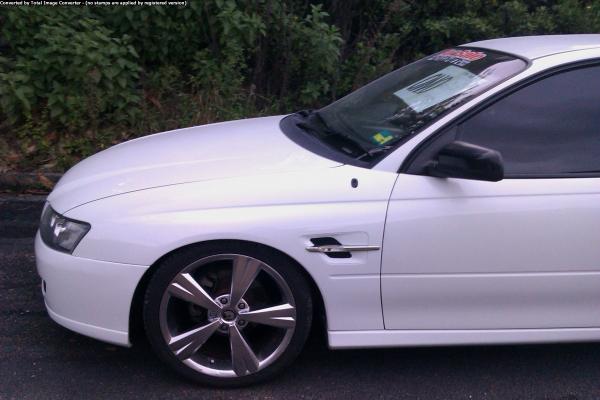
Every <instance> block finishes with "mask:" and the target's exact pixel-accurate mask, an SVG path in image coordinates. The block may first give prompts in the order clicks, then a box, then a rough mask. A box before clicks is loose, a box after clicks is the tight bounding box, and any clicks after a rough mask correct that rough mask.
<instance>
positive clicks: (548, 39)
mask: <svg viewBox="0 0 600 400" xmlns="http://www.w3.org/2000/svg"><path fill="white" fill-rule="evenodd" d="M462 46H464V47H480V48H484V49H489V50H497V51H502V52H504V53H510V54H514V55H516V56H520V57H523V58H527V59H530V60H533V59H536V58H540V57H545V56H549V55H552V54H558V53H565V52H568V51H575V50H584V49H591V48H595V47H600V34H589V35H542V36H518V37H508V38H500V39H491V40H482V41H479V42H472V43H467V44H463V45H462Z"/></svg>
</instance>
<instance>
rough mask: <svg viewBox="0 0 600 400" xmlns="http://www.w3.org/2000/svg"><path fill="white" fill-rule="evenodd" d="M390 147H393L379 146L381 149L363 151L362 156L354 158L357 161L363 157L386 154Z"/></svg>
mask: <svg viewBox="0 0 600 400" xmlns="http://www.w3.org/2000/svg"><path fill="white" fill-rule="evenodd" d="M392 147H394V146H381V147H375V148H372V149H370V150H365V152H364V154H362V155H361V156H359V157H356V159H357V160H362V159H363V158H365V157H371V158H373V157H375V156H377V155H378V154H382V153H387V151H388V150H390V149H391V148H392Z"/></svg>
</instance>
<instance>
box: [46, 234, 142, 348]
mask: <svg viewBox="0 0 600 400" xmlns="http://www.w3.org/2000/svg"><path fill="white" fill-rule="evenodd" d="M35 254H36V264H37V269H38V273H39V275H40V276H41V278H42V279H43V280H44V282H45V285H43V287H44V288H45V290H44V291H43V293H44V301H45V303H46V308H47V309H48V313H49V314H50V316H51V317H52V319H53V320H55V321H56V322H58V323H59V324H60V325H63V326H65V327H66V328H69V329H71V330H73V331H75V332H79V333H81V334H83V335H86V336H91V337H93V338H96V339H99V340H103V341H105V342H109V343H113V344H118V345H121V346H128V345H129V344H130V341H129V315H130V310H131V302H132V299H133V293H134V291H135V288H136V287H137V285H138V283H139V281H140V279H141V278H142V276H143V275H144V273H145V272H146V270H147V269H148V267H147V266H143V265H129V264H123V263H111V262H106V261H99V260H92V259H89V258H82V257H73V256H72V255H70V254H65V253H62V252H59V251H56V250H54V249H51V248H49V247H48V246H46V245H45V244H44V243H43V242H42V239H41V237H40V235H39V233H38V234H37V235H36V239H35Z"/></svg>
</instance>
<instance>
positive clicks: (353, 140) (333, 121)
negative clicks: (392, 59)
mask: <svg viewBox="0 0 600 400" xmlns="http://www.w3.org/2000/svg"><path fill="white" fill-rule="evenodd" d="M526 65H527V64H526V63H525V62H524V61H523V60H521V59H518V58H516V57H513V56H511V55H507V54H503V53H498V52H494V51H490V50H481V49H468V48H453V49H447V50H443V51H441V52H439V53H436V54H434V55H431V56H429V57H426V58H424V59H421V60H419V61H416V62H414V63H412V64H409V65H407V66H405V67H403V68H400V69H398V70H396V71H393V72H391V73H389V74H387V75H385V76H383V77H382V78H379V79H377V80H375V81H373V82H371V83H369V84H368V85H366V86H364V87H362V88H360V89H358V90H356V91H355V92H353V93H351V94H349V95H347V96H346V97H344V98H342V99H340V100H337V101H335V102H334V103H332V104H330V105H328V106H326V107H324V108H322V109H320V110H318V111H315V112H308V113H307V112H305V113H304V117H305V120H306V121H307V122H308V123H305V124H304V125H302V124H298V126H300V127H301V128H303V129H305V130H306V131H311V133H313V134H315V135H317V136H319V137H320V139H321V140H324V141H325V142H327V143H328V144H329V145H330V146H333V147H336V146H337V148H338V150H340V151H342V152H343V153H344V154H345V155H346V156H350V157H353V158H355V159H363V160H365V161H369V160H372V159H375V158H379V157H381V156H382V155H384V154H385V153H386V152H387V151H388V150H390V149H391V148H393V147H394V145H395V144H398V143H400V142H402V141H403V140H404V139H406V138H408V137H410V136H412V135H414V134H416V133H418V132H419V131H420V130H422V129H423V128H424V127H425V126H427V125H428V124H430V123H432V122H433V121H434V120H436V119H438V118H440V116H442V115H444V114H445V113H448V112H449V111H451V110H452V109H454V108H457V107H458V106H460V105H461V104H463V103H465V102H466V101H467V100H470V99H472V98H473V97H475V96H477V95H479V94H481V93H483V92H484V91H486V90H487V89H489V88H491V87H492V86H494V85H496V84H497V83H499V82H501V81H503V80H505V79H507V78H509V77H511V76H513V75H515V74H517V73H519V72H520V71H522V70H523V69H525V67H526ZM310 114H316V117H315V116H314V115H310Z"/></svg>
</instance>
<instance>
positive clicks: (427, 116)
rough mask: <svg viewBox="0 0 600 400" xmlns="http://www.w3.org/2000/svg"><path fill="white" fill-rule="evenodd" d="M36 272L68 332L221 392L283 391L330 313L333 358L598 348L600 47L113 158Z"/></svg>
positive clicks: (412, 75) (52, 217)
mask: <svg viewBox="0 0 600 400" xmlns="http://www.w3.org/2000/svg"><path fill="white" fill-rule="evenodd" d="M36 256H37V267H38V271H39V274H40V275H41V277H42V279H43V282H42V287H43V293H44V297H45V302H46V307H47V309H48V313H49V314H50V316H51V317H52V318H53V319H54V320H55V321H56V322H58V323H59V324H61V325H63V326H65V327H67V328H69V329H71V330H73V331H76V332H79V333H81V334H84V335H88V336H91V337H94V338H97V339H100V340H103V341H106V342H110V343H114V344H118V345H123V346H129V345H130V344H131V343H132V342H133V341H134V340H135V339H139V337H137V336H136V335H135V333H136V332H140V331H141V332H145V334H146V335H147V337H148V339H149V341H150V343H151V345H152V347H153V349H154V350H155V351H156V353H157V355H158V356H159V357H160V358H161V359H162V360H163V361H164V362H166V363H167V364H169V365H170V366H171V367H172V368H174V369H175V370H177V371H179V372H180V373H182V374H183V375H185V376H187V377H188V378H191V379H194V380H196V381H199V382H202V383H205V384H211V385H220V386H235V385H243V384H248V383H253V382H257V381H260V380H263V379H265V378H267V377H271V376H273V375H274V374H276V373H277V372H280V371H281V370H282V369H284V368H285V367H286V366H287V365H289V363H290V362H291V361H292V360H293V359H294V358H295V357H296V356H297V355H298V353H299V352H300V351H301V349H302V346H303V344H304V342H305V340H306V338H307V335H308V334H309V331H310V328H311V321H312V320H313V319H314V315H315V313H318V312H320V313H322V315H323V316H324V318H325V321H326V329H327V337H328V342H329V346H330V347H331V348H333V349H340V348H353V347H383V346H421V345H427V346H429V345H457V344H486V343H533V342H536V343H537V342H561V341H593V340H600V35H572V36H537V37H517V38H507V39H495V40H488V41H482V42H476V43H470V44H466V45H463V46H459V47H455V48H450V49H447V50H443V51H441V52H439V53H436V54H434V55H431V56H429V57H426V58H424V59H422V60H419V61H417V62H415V63H412V64H410V65H407V66H405V67H403V68H400V69H398V70H396V71H394V72H391V73H390V74H388V75H385V76H384V77H382V78H380V79H378V80H376V81H374V82H372V83H370V84H368V85H366V86H365V87H363V88H361V89H359V90H357V91H356V92H354V93H351V94H350V95H348V96H346V97H344V98H342V99H341V100H338V101H336V102H334V103H332V104H330V105H328V106H326V107H324V108H322V109H320V110H316V111H302V112H299V113H296V114H292V115H288V116H277V117H267V118H257V119H248V120H242V121H234V122H225V123H219V124H213V125H207V126H202V127H194V128H188V129H180V130H177V131H173V132H168V133H161V134H156V135H151V136H147V137H143V138H140V139H136V140H132V141H129V142H126V143H123V144H120V145H117V146H115V147H112V148H110V149H108V150H105V151H102V152H100V153H98V154H96V155H94V156H93V157H90V158H88V159H86V160H84V161H82V162H80V163H79V164H78V165H76V166H75V167H73V168H72V169H71V170H70V171H68V172H67V173H66V174H65V175H64V176H63V178H62V179H61V180H60V182H59V183H58V185H57V186H56V188H55V189H54V191H53V192H52V193H51V194H50V196H49V197H48V202H47V204H46V206H45V209H44V212H43V216H42V220H41V226H40V231H39V233H38V235H37V238H36ZM140 325H141V326H143V329H138V327H139V326H140Z"/></svg>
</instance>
